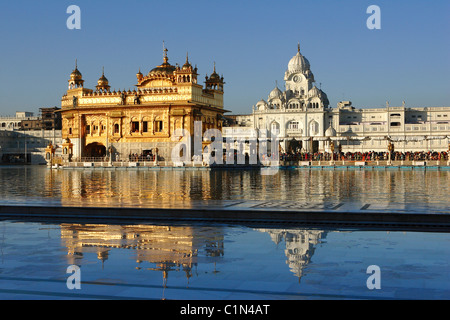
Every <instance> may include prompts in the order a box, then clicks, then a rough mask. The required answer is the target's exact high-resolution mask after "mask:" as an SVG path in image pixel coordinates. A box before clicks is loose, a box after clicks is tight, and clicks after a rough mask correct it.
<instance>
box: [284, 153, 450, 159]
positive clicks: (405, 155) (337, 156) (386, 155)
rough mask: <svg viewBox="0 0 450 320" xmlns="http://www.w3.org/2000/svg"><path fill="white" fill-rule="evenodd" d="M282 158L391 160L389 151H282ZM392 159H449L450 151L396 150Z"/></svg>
mask: <svg viewBox="0 0 450 320" xmlns="http://www.w3.org/2000/svg"><path fill="white" fill-rule="evenodd" d="M280 160H282V161H331V160H335V161H377V160H389V152H387V151H386V152H375V151H367V152H345V153H344V152H340V153H339V152H335V153H329V152H315V153H307V152H296V153H281V154H280ZM390 160H392V161H402V160H403V161H427V160H438V161H440V160H442V161H447V160H449V153H448V152H446V151H442V152H437V151H427V152H425V151H421V152H414V151H408V152H400V151H394V152H393V153H392V155H391V159H390Z"/></svg>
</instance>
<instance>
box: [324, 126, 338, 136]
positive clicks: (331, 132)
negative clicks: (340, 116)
mask: <svg viewBox="0 0 450 320" xmlns="http://www.w3.org/2000/svg"><path fill="white" fill-rule="evenodd" d="M325 136H326V137H335V136H336V130H334V128H333V127H332V126H330V127H329V128H328V129H327V131H325Z"/></svg>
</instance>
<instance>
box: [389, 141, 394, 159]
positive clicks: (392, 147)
mask: <svg viewBox="0 0 450 320" xmlns="http://www.w3.org/2000/svg"><path fill="white" fill-rule="evenodd" d="M388 151H389V154H388V155H389V161H388V165H392V153H393V152H394V144H393V143H392V142H391V141H389V144H388Z"/></svg>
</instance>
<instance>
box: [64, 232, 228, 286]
mask: <svg viewBox="0 0 450 320" xmlns="http://www.w3.org/2000/svg"><path fill="white" fill-rule="evenodd" d="M61 239H62V241H63V246H64V247H66V248H67V263H68V264H69V265H72V264H76V265H82V264H83V263H84V261H83V258H84V256H85V255H86V254H88V253H95V254H96V255H97V259H98V260H101V261H102V265H104V263H105V262H106V261H107V260H108V258H109V256H110V253H111V252H112V250H116V249H131V250H132V251H133V257H134V260H135V261H136V269H138V270H139V269H142V268H145V269H147V270H152V271H160V272H161V273H162V275H163V279H164V284H166V282H167V279H168V275H169V272H171V271H174V272H181V271H182V272H184V273H185V274H186V278H187V279H189V278H191V277H192V269H193V267H195V266H197V265H198V259H199V257H204V258H205V259H206V260H205V261H206V262H205V263H209V262H213V263H216V262H217V261H218V260H220V258H221V257H222V256H223V255H224V233H223V230H222V229H221V228H212V227H199V226H164V225H106V224H61Z"/></svg>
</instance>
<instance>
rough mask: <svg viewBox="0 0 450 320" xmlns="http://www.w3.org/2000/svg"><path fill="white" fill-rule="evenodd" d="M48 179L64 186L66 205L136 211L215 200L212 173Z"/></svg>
mask: <svg viewBox="0 0 450 320" xmlns="http://www.w3.org/2000/svg"><path fill="white" fill-rule="evenodd" d="M46 175H47V178H48V182H49V184H50V183H52V184H54V185H60V186H61V187H60V192H61V202H62V204H63V205H73V204H79V202H82V204H83V205H98V206H103V205H105V206H111V205H113V206H114V205H123V206H131V207H134V206H143V205H146V204H148V203H151V202H152V201H157V202H158V204H159V205H168V206H182V207H183V208H190V207H191V206H192V203H191V200H193V199H199V198H200V199H202V200H210V199H212V197H213V194H212V190H211V189H213V188H214V185H213V184H211V181H210V180H211V175H210V173H209V172H205V173H200V174H196V172H188V171H186V172H185V171H151V170H149V171H145V170H142V171H141V170H135V171H111V170H97V171H95V170H59V174H58V176H57V177H54V176H53V175H51V174H50V173H47V174H46ZM56 179H57V181H53V180H56Z"/></svg>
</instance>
